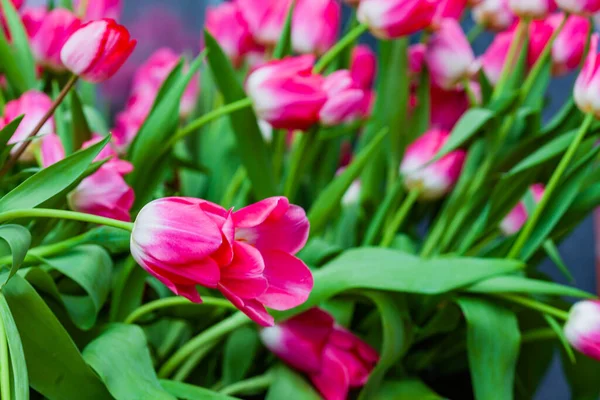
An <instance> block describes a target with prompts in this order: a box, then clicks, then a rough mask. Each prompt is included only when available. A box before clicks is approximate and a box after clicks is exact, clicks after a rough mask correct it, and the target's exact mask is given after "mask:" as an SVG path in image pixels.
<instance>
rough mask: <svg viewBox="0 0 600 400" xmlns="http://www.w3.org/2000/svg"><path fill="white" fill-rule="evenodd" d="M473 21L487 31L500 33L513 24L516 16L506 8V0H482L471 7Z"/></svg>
mask: <svg viewBox="0 0 600 400" xmlns="http://www.w3.org/2000/svg"><path fill="white" fill-rule="evenodd" d="M473 19H474V20H475V22H477V24H478V25H481V26H484V27H485V28H487V29H491V30H494V31H502V30H504V29H507V28H509V27H510V26H511V25H512V24H513V23H514V22H515V20H516V15H515V14H514V13H513V12H512V10H511V8H510V7H509V6H508V0H483V1H481V2H480V3H479V4H477V5H476V6H475V7H473Z"/></svg>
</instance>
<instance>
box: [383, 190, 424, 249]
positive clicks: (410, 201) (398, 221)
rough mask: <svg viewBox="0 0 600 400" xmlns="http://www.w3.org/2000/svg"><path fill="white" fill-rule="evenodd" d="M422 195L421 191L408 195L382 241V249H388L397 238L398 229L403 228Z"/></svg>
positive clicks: (414, 191)
mask: <svg viewBox="0 0 600 400" xmlns="http://www.w3.org/2000/svg"><path fill="white" fill-rule="evenodd" d="M420 194H421V193H420V191H419V190H411V191H410V192H409V193H408V196H406V199H404V202H403V203H402V206H400V209H399V210H398V212H397V213H396V214H395V215H394V219H393V220H392V223H391V224H390V226H389V228H388V229H387V230H386V231H385V234H384V235H383V240H382V241H381V247H388V246H389V245H390V244H392V242H393V241H394V238H395V237H396V232H398V229H400V227H402V223H403V222H404V220H405V219H406V217H407V216H408V213H409V212H410V210H411V209H412V207H413V205H414V204H415V202H416V201H417V199H418V198H419V195H420Z"/></svg>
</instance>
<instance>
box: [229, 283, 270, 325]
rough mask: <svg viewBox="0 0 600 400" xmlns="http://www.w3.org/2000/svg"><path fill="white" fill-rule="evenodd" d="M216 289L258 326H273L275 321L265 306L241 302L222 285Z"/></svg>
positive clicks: (256, 302)
mask: <svg viewBox="0 0 600 400" xmlns="http://www.w3.org/2000/svg"><path fill="white" fill-rule="evenodd" d="M218 289H219V291H221V293H223V296H225V297H226V298H227V299H228V300H229V301H230V302H231V303H232V304H233V305H234V306H236V307H237V308H238V309H239V310H240V311H241V312H243V313H244V314H246V315H247V316H248V317H249V318H250V319H251V320H252V321H254V322H256V323H257V324H259V325H260V326H273V325H275V319H274V318H273V316H271V315H269V313H268V312H267V309H266V308H265V306H264V305H262V304H261V303H260V302H258V301H256V300H242V299H241V298H239V297H238V296H236V295H235V294H233V293H232V292H231V291H229V290H228V289H227V288H226V287H224V286H223V285H219V287H218Z"/></svg>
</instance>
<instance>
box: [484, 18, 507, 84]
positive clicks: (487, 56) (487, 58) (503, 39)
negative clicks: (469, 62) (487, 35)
mask: <svg viewBox="0 0 600 400" xmlns="http://www.w3.org/2000/svg"><path fill="white" fill-rule="evenodd" d="M514 37H515V33H514V30H509V31H505V32H501V33H498V34H497V35H496V36H495V37H494V40H493V41H492V44H490V46H489V47H488V48H487V50H486V51H485V53H483V55H482V56H481V57H479V60H478V64H479V65H480V66H481V68H482V69H483V72H484V73H485V76H486V77H487V79H488V80H489V81H490V83H491V84H492V85H495V84H496V83H498V81H499V80H500V75H502V70H503V68H504V64H505V62H506V56H507V55H508V51H509V49H510V46H511V44H512V42H513V39H514Z"/></svg>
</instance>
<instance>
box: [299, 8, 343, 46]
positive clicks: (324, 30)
mask: <svg viewBox="0 0 600 400" xmlns="http://www.w3.org/2000/svg"><path fill="white" fill-rule="evenodd" d="M341 15H342V11H341V5H340V3H339V2H338V1H337V0H298V1H297V2H296V7H295V8H294V16H293V18H292V47H293V48H294V50H295V51H296V52H297V53H300V54H323V53H325V52H326V51H327V50H329V48H330V47H332V46H333V45H334V44H335V42H336V40H337V37H338V32H339V30H340V21H341Z"/></svg>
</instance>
